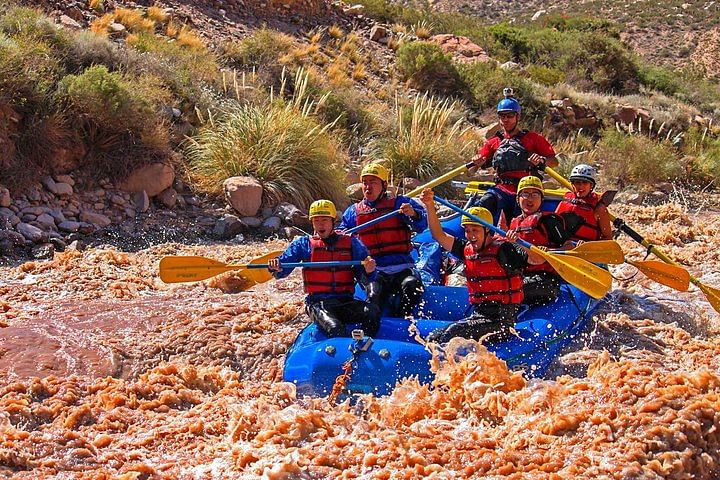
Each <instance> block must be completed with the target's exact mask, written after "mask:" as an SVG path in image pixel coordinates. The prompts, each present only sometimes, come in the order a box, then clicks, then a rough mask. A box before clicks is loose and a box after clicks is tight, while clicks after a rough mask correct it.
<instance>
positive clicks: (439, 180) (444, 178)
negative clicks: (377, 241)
mask: <svg viewBox="0 0 720 480" xmlns="http://www.w3.org/2000/svg"><path fill="white" fill-rule="evenodd" d="M474 165H475V164H474V163H473V162H468V163H466V164H465V165H462V166H459V167H457V168H456V169H454V170H450V171H449V172H448V173H446V174H444V175H441V176H439V177H438V178H436V179H435V180H431V181H429V182H427V183H426V184H424V185H420V186H419V187H417V188H415V189H414V190H411V191H409V192H408V193H406V194H405V196H406V197H408V198H412V197H414V196H416V195H419V194H420V193H422V191H423V190H425V189H426V188H432V187H434V186H436V185H440V184H441V183H445V182H447V181H448V180H450V179H451V178H455V177H456V176H458V175H460V174H461V173H465V172H467V171H468V170H469V169H470V168H471V167H473V166H474ZM399 213H401V211H400V210H399V209H398V210H393V211H392V212H389V213H386V214H385V215H382V216H380V217H377V218H374V219H372V220H370V221H368V222H365V223H362V224H360V225H357V226H355V227H353V228H350V229H348V230H345V232H344V233H346V234H348V235H350V234H353V233H355V232H358V231H360V230H362V229H364V228H367V227H370V226H372V225H376V224H378V223H380V222H384V221H385V220H387V219H388V218H392V217H394V216H395V215H398V214H399Z"/></svg>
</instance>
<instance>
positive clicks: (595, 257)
mask: <svg viewBox="0 0 720 480" xmlns="http://www.w3.org/2000/svg"><path fill="white" fill-rule="evenodd" d="M548 251H549V252H550V253H553V254H560V255H571V256H573V257H578V258H582V259H583V260H586V261H588V262H591V263H607V264H610V265H617V264H620V263H623V262H624V261H625V256H624V255H623V251H622V248H621V247H620V245H619V244H618V243H617V242H616V241H615V240H597V241H594V242H584V243H582V244H580V245H579V246H577V247H575V248H573V249H572V250H548Z"/></svg>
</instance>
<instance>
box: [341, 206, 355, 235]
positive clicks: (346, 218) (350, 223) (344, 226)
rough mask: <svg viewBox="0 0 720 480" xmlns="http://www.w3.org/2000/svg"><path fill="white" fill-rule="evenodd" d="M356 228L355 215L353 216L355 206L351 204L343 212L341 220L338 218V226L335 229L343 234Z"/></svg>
mask: <svg viewBox="0 0 720 480" xmlns="http://www.w3.org/2000/svg"><path fill="white" fill-rule="evenodd" d="M356 226H357V215H356V214H355V205H354V204H353V205H350V206H349V207H347V208H346V209H345V211H344V212H343V214H342V218H340V224H339V225H338V227H337V229H338V230H340V231H341V232H343V231H345V230H349V229H351V228H353V227H356Z"/></svg>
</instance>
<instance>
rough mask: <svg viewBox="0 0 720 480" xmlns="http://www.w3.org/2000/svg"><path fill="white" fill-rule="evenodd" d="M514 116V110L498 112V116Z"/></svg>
mask: <svg viewBox="0 0 720 480" xmlns="http://www.w3.org/2000/svg"><path fill="white" fill-rule="evenodd" d="M514 116H515V112H500V113H498V117H500V118H513V117H514Z"/></svg>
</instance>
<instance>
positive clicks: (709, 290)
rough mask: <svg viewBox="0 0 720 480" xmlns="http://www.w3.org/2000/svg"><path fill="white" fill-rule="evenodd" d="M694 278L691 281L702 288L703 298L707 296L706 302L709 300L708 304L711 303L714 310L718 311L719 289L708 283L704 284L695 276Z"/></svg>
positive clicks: (719, 306) (719, 305) (719, 308)
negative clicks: (693, 280)
mask: <svg viewBox="0 0 720 480" xmlns="http://www.w3.org/2000/svg"><path fill="white" fill-rule="evenodd" d="M693 278H695V277H693ZM695 280H696V281H695V282H693V283H694V284H695V285H697V286H698V288H699V289H700V290H702V292H703V293H704V294H705V298H707V300H708V302H710V305H712V307H713V308H714V309H715V311H716V312H720V290H718V289H717V288H713V287H711V286H709V285H705V284H704V283H702V282H701V281H700V280H698V279H697V278H695Z"/></svg>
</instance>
